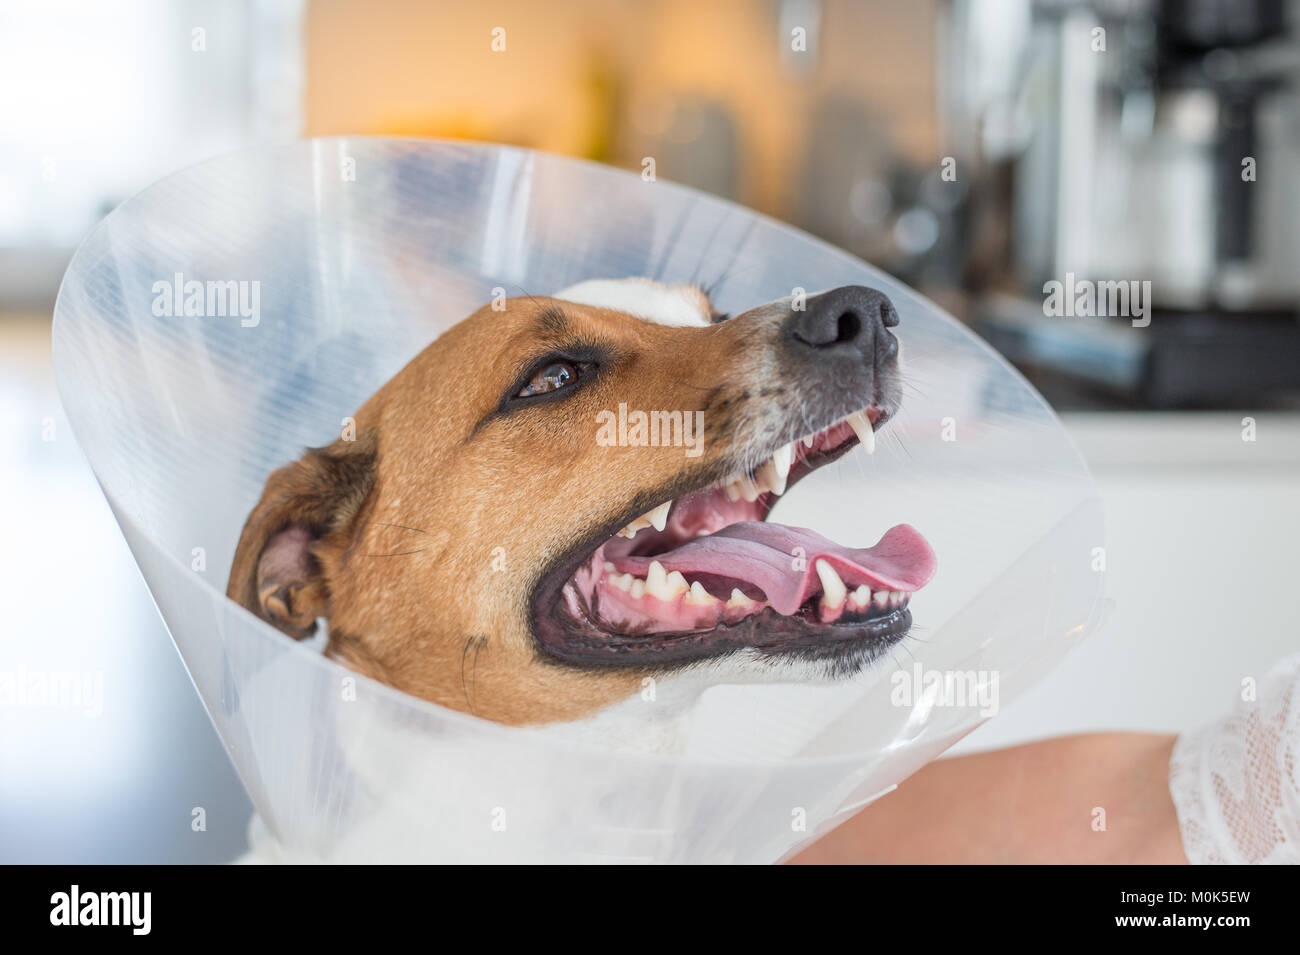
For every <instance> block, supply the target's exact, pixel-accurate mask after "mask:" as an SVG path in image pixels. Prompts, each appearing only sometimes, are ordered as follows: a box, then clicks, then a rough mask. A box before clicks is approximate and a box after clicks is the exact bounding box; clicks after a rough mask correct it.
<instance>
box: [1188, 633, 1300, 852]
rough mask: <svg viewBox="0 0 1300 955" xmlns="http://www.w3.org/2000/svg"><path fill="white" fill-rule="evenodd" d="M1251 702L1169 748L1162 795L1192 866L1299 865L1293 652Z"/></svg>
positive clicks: (1298, 661) (1297, 674)
mask: <svg viewBox="0 0 1300 955" xmlns="http://www.w3.org/2000/svg"><path fill="white" fill-rule="evenodd" d="M1255 697H1256V698H1255V699H1254V700H1243V701H1241V702H1239V703H1238V704H1237V705H1236V708H1235V709H1234V710H1233V712H1232V714H1231V715H1230V716H1228V717H1227V718H1226V719H1224V720H1220V721H1219V722H1216V723H1212V724H1210V725H1209V726H1204V727H1201V728H1200V729H1197V730H1193V731H1192V732H1190V733H1184V734H1183V735H1182V736H1180V737H1179V738H1178V741H1177V742H1176V743H1175V744H1174V752H1173V756H1172V757H1171V758H1170V760H1169V791H1170V793H1171V795H1172V796H1173V799H1174V808H1175V809H1176V810H1177V811H1178V826H1179V829H1180V831H1181V832H1182V837H1183V849H1184V851H1185V852H1186V853H1187V858H1188V860H1189V861H1191V862H1192V863H1194V864H1216V863H1217V864H1224V863H1228V864H1243V863H1284V864H1285V863H1289V864H1297V863H1300V785H1298V783H1300V765H1297V764H1300V653H1298V654H1294V655H1292V656H1289V657H1285V658H1283V659H1282V660H1281V661H1280V662H1279V663H1278V664H1277V665H1276V666H1274V667H1273V669H1272V670H1270V671H1269V673H1268V675H1267V676H1265V677H1264V679H1263V680H1261V681H1260V683H1259V686H1258V692H1257V694H1256V695H1255Z"/></svg>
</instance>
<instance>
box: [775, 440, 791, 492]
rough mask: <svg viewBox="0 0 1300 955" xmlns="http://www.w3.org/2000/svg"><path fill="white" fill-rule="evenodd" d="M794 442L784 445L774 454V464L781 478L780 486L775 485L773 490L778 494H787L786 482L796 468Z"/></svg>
mask: <svg viewBox="0 0 1300 955" xmlns="http://www.w3.org/2000/svg"><path fill="white" fill-rule="evenodd" d="M794 453H795V446H794V442H793V441H792V442H790V443H789V444H785V445H782V446H781V447H779V448H777V449H776V450H775V451H774V452H772V464H773V465H774V466H775V468H776V473H777V475H779V476H780V479H781V480H780V482H779V486H777V485H776V484H774V485H773V486H772V490H773V491H775V492H776V493H777V494H784V493H785V486H786V481H787V480H788V479H789V477H790V468H792V467H794Z"/></svg>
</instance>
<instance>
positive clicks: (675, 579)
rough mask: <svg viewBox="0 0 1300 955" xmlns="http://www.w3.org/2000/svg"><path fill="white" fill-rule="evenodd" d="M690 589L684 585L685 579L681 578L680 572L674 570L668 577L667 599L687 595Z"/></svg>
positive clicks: (687, 585)
mask: <svg viewBox="0 0 1300 955" xmlns="http://www.w3.org/2000/svg"><path fill="white" fill-rule="evenodd" d="M690 589H691V588H690V585H689V584H687V583H686V578H685V577H683V576H682V572H681V571H680V570H674V571H673V572H672V573H671V574H669V575H668V592H669V594H670V596H669V597H668V598H667V599H669V600H671V599H672V598H673V597H678V596H680V595H682V594H684V593H688V592H689V591H690Z"/></svg>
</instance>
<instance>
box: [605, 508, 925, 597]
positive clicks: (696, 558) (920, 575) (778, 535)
mask: <svg viewBox="0 0 1300 955" xmlns="http://www.w3.org/2000/svg"><path fill="white" fill-rule="evenodd" d="M609 559H610V560H612V562H613V564H614V566H615V567H616V568H617V569H618V572H619V573H631V574H635V575H636V576H638V577H644V576H646V574H647V573H648V572H649V569H650V561H652V560H657V561H659V562H660V563H661V564H663V565H664V569H665V570H666V571H667V572H668V573H672V572H673V571H674V570H678V571H681V573H682V575H683V576H684V577H685V578H686V579H687V580H695V579H699V578H718V577H720V578H730V579H732V580H739V581H746V582H748V583H750V584H752V585H753V586H754V587H756V588H758V589H759V590H761V591H763V593H764V595H765V596H766V597H767V602H768V603H769V604H771V606H772V608H773V609H774V610H776V612H777V613H780V614H786V615H789V614H792V613H794V612H795V611H796V610H798V609H799V607H800V606H802V605H803V603H804V601H806V600H807V599H808V597H809V596H810V595H811V594H813V593H816V592H818V591H820V590H821V581H820V578H819V577H818V576H817V571H816V569H815V565H816V562H817V561H818V560H825V561H826V562H827V563H829V564H830V565H831V566H832V567H834V568H835V571H836V573H838V574H839V575H840V579H841V580H843V581H844V583H845V585H847V587H848V589H849V590H854V589H856V588H857V587H858V586H859V585H860V584H866V585H867V586H868V587H870V588H871V590H872V591H876V590H900V591H903V592H904V593H911V592H913V591H916V590H920V589H921V588H922V587H924V586H925V585H926V583H927V582H929V580H930V578H931V577H933V576H934V571H935V558H934V551H933V550H931V548H930V545H929V544H928V543H927V542H926V540H925V538H924V537H922V536H921V535H920V534H919V533H918V532H917V531H916V530H915V529H914V528H912V527H911V526H909V525H907V524H899V525H898V526H897V527H892V528H890V529H889V530H888V531H886V532H885V536H884V537H882V538H880V542H879V543H878V544H876V545H875V546H874V547H865V548H853V547H842V546H840V545H839V544H837V543H835V542H834V541H832V540H827V539H826V538H825V537H822V536H821V535H820V534H818V533H817V532H816V531H811V530H808V529H807V528H805V527H788V526H786V525H785V524H772V523H768V522H764V521H745V522H742V523H739V524H731V525H729V526H727V527H724V528H723V529H722V530H720V531H718V532H716V533H714V534H710V535H708V536H707V537H698V538H696V539H695V540H692V541H688V542H687V543H685V544H682V545H681V546H680V547H677V548H675V549H673V550H670V551H667V552H666V553H663V554H656V555H655V556H653V557H611V558H609ZM721 596H723V597H724V598H725V597H726V594H722V595H721Z"/></svg>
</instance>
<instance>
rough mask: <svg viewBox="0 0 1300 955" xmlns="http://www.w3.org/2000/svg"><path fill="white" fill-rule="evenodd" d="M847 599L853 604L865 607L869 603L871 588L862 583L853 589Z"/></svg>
mask: <svg viewBox="0 0 1300 955" xmlns="http://www.w3.org/2000/svg"><path fill="white" fill-rule="evenodd" d="M849 599H850V600H851V601H852V603H853V606H855V607H865V606H866V605H867V604H869V603H871V588H870V587H868V586H867V585H866V584H862V585H860V586H859V587H858V589H857V590H855V591H853V595H852V596H851V597H850V598H849Z"/></svg>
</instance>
